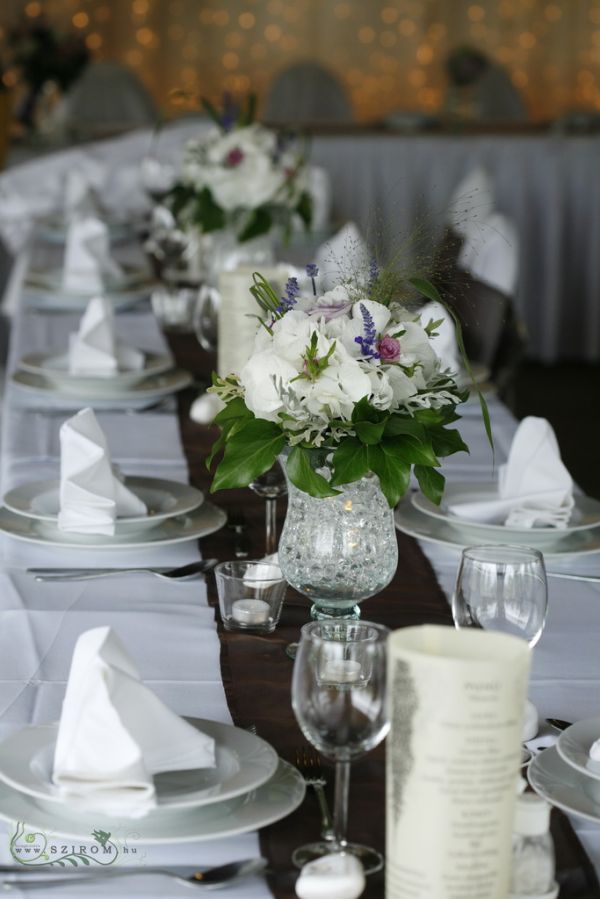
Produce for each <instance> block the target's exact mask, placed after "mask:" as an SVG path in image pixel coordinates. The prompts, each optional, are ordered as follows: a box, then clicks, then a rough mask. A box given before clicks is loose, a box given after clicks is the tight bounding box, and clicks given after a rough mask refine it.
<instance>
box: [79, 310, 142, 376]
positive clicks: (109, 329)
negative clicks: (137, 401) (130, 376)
mask: <svg viewBox="0 0 600 899" xmlns="http://www.w3.org/2000/svg"><path fill="white" fill-rule="evenodd" d="M143 367H144V354H143V353H142V352H140V350H136V349H135V348H134V347H130V346H125V344H122V343H121V342H120V341H118V340H117V338H116V337H115V316H114V311H113V306H112V303H111V302H110V300H107V299H106V297H94V298H93V299H91V300H90V301H89V303H88V305H87V308H86V310H85V313H84V315H83V317H82V319H81V322H80V325H79V331H78V332H77V333H76V334H71V337H70V341H69V371H70V372H71V374H72V375H96V376H98V377H105V378H110V376H111V375H114V374H116V373H117V372H119V371H140V370H141V369H142V368H143Z"/></svg>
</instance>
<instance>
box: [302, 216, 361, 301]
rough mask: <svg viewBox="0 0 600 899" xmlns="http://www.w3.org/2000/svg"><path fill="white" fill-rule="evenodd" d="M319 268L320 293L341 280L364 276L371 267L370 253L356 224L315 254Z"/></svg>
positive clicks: (352, 223) (340, 233)
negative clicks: (369, 266)
mask: <svg viewBox="0 0 600 899" xmlns="http://www.w3.org/2000/svg"><path fill="white" fill-rule="evenodd" d="M315 263H316V265H317V266H318V267H319V291H321V292H322V293H324V292H325V291H327V290H331V289H332V288H333V287H335V285H336V284H339V283H340V278H352V277H353V276H355V277H358V276H360V275H363V274H364V272H365V270H366V269H367V268H368V265H369V253H368V250H367V245H366V243H365V241H364V239H363V236H362V234H361V232H360V230H359V228H358V226H357V225H356V224H355V223H354V222H347V223H346V224H345V225H344V227H343V228H340V230H339V231H338V232H337V234H334V235H333V237H332V238H330V239H329V240H328V241H326V243H324V244H322V246H320V247H319V249H318V250H317V252H316V253H315Z"/></svg>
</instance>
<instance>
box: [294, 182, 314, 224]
mask: <svg viewBox="0 0 600 899" xmlns="http://www.w3.org/2000/svg"><path fill="white" fill-rule="evenodd" d="M296 212H297V213H298V215H299V216H300V218H301V219H302V222H303V224H304V227H305V228H306V230H307V231H308V229H309V228H310V223H311V222H312V216H313V201H312V197H311V195H310V194H309V193H308V191H307V190H303V191H302V193H301V194H300V199H299V200H298V205H297V206H296Z"/></svg>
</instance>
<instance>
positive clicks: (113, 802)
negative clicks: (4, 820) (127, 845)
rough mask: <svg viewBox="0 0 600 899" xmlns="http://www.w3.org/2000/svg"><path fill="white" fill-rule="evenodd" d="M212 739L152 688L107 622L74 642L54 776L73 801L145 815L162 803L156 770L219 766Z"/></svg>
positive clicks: (130, 813)
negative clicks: (176, 711)
mask: <svg viewBox="0 0 600 899" xmlns="http://www.w3.org/2000/svg"><path fill="white" fill-rule="evenodd" d="M214 766H215V744H214V740H213V739H212V738H211V737H208V736H206V734H203V733H201V732H200V731H198V730H197V729H196V728H195V727H192V725H191V724H188V723H187V721H184V720H183V719H182V718H180V717H179V716H178V715H176V714H175V713H174V712H172V711H171V710H170V709H169V708H167V706H165V705H164V704H163V703H162V702H161V701H160V699H159V698H158V697H157V696H156V695H155V694H154V693H153V692H152V690H150V689H149V688H148V687H146V686H145V685H144V684H143V683H142V682H141V680H140V674H139V672H138V670H137V668H136V667H135V665H134V664H133V662H132V661H131V659H130V658H129V656H128V654H127V652H126V650H125V648H124V646H123V644H122V643H121V641H120V640H119V638H118V637H117V635H116V634H115V633H114V632H113V631H112V630H111V629H110V628H109V627H97V628H94V629H93V630H89V631H86V632H85V633H83V634H82V635H81V636H80V637H79V639H78V641H77V644H76V646H75V651H74V653H73V660H72V662H71V670H70V673H69V680H68V683H67V690H66V694H65V698H64V702H63V707H62V713H61V716H60V724H59V728H58V736H57V740H56V749H55V753H54V769H53V775H52V779H53V781H54V783H55V785H56V786H57V787H58V789H59V791H60V792H61V793H62V794H63V795H64V797H65V798H66V799H68V800H69V801H70V802H73V804H75V805H79V804H80V805H82V806H85V808H86V809H87V808H90V809H91V808H93V809H95V810H99V811H102V812H105V813H106V814H114V815H117V814H121V815H125V816H127V817H131V818H139V817H141V816H142V815H145V814H147V812H149V811H150V810H151V809H152V808H154V807H155V806H156V795H155V788H154V783H153V780H152V775H153V774H158V773H159V772H161V771H186V770H193V769H196V768H214Z"/></svg>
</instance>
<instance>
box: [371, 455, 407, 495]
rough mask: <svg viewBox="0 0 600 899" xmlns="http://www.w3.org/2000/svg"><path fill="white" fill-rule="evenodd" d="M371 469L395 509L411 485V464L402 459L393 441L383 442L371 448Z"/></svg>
mask: <svg viewBox="0 0 600 899" xmlns="http://www.w3.org/2000/svg"><path fill="white" fill-rule="evenodd" d="M369 467H370V469H371V471H372V472H374V474H376V475H377V477H378V478H379V485H380V487H381V490H382V492H383V495H384V496H385V498H386V499H387V501H388V504H389V505H390V506H391V507H392V508H393V507H394V506H395V505H397V503H398V502H399V501H400V500H401V499H402V497H403V496H404V494H405V493H406V491H407V489H408V485H409V483H410V464H409V463H407V462H405V461H404V460H403V459H401V458H400V456H399V454H398V447H397V446H396V445H395V441H393V440H382V441H381V443H380V444H379V445H378V446H370V447H369Z"/></svg>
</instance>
